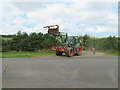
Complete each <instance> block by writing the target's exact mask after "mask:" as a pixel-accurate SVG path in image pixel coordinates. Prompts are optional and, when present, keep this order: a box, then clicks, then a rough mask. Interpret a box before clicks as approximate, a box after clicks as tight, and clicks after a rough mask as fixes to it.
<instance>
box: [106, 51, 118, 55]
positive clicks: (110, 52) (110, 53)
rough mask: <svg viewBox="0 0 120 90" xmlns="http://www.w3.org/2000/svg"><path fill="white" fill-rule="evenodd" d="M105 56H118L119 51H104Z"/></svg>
mask: <svg viewBox="0 0 120 90" xmlns="http://www.w3.org/2000/svg"><path fill="white" fill-rule="evenodd" d="M106 54H109V55H120V51H119V52H118V51H106Z"/></svg>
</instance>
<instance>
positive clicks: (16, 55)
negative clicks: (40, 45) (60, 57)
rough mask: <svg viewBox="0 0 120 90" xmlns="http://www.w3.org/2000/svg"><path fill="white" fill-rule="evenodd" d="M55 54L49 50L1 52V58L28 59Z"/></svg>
mask: <svg viewBox="0 0 120 90" xmlns="http://www.w3.org/2000/svg"><path fill="white" fill-rule="evenodd" d="M54 54H55V52H53V51H50V50H41V51H39V52H3V53H2V56H0V57H1V58H30V57H40V56H48V55H54Z"/></svg>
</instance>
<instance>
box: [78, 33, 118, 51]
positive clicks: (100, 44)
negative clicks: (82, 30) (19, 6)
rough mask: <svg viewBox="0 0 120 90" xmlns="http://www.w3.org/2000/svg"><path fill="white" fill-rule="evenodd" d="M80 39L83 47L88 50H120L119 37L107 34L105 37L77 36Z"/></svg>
mask: <svg viewBox="0 0 120 90" xmlns="http://www.w3.org/2000/svg"><path fill="white" fill-rule="evenodd" d="M79 39H82V43H83V44H82V45H83V49H86V50H89V49H91V48H95V49H96V50H99V51H100V50H102V51H106V50H114V51H120V37H115V36H108V37H105V38H95V37H90V36H89V35H87V34H86V35H84V36H79Z"/></svg>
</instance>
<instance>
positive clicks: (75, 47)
mask: <svg viewBox="0 0 120 90" xmlns="http://www.w3.org/2000/svg"><path fill="white" fill-rule="evenodd" d="M44 28H48V34H50V35H53V36H54V37H56V38H60V39H61V45H58V46H54V47H53V46H50V45H49V47H50V49H51V50H53V51H56V55H57V56H61V55H62V54H63V53H65V55H66V56H68V57H71V56H73V55H81V54H82V47H81V44H80V42H79V40H78V39H77V38H75V37H68V35H67V33H63V32H59V26H58V25H52V26H45V27H44Z"/></svg>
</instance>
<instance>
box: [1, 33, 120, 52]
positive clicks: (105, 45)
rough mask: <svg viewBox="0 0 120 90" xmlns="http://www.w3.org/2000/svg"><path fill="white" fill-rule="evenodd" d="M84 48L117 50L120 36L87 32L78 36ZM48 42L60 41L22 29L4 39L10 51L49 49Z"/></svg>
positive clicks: (4, 43)
mask: <svg viewBox="0 0 120 90" xmlns="http://www.w3.org/2000/svg"><path fill="white" fill-rule="evenodd" d="M78 40H79V41H80V43H81V44H82V48H83V49H84V50H90V49H91V48H93V47H94V48H95V49H96V50H104V51H105V50H115V51H118V50H119V51H120V48H119V46H120V37H115V36H109V37H106V38H95V37H91V36H89V35H87V34H85V35H84V36H78ZM48 44H51V45H53V46H56V45H59V44H60V42H59V40H57V39H56V38H55V37H53V36H50V35H48V34H43V33H35V32H33V33H30V34H29V35H28V34H27V33H26V32H23V33H21V32H20V31H19V32H18V33H17V34H15V35H12V39H8V40H4V39H2V50H1V51H3V52H8V51H38V50H41V49H48V48H49V47H48Z"/></svg>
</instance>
